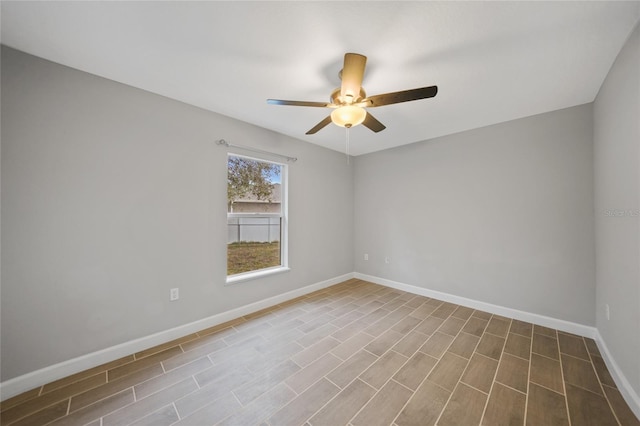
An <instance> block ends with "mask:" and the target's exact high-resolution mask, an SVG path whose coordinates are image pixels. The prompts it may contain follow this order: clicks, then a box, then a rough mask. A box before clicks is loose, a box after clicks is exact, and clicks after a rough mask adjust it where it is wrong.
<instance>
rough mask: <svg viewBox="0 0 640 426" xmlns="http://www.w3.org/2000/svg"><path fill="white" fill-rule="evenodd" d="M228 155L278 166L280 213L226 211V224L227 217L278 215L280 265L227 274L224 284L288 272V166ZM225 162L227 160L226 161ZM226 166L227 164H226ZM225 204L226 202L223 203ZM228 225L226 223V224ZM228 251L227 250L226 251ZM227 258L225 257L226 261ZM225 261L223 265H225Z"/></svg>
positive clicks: (231, 153) (260, 159) (254, 158)
mask: <svg viewBox="0 0 640 426" xmlns="http://www.w3.org/2000/svg"><path fill="white" fill-rule="evenodd" d="M229 157H241V158H246V159H248V160H255V161H261V162H264V163H271V164H276V165H278V166H280V191H281V194H280V213H279V214H278V213H229V212H227V224H228V223H229V220H228V219H229V218H233V217H280V265H278V266H273V267H270V268H264V269H257V270H255V271H249V272H242V273H239V274H234V275H227V282H226V285H230V284H236V283H240V282H243V281H249V280H254V279H257V278H263V277H266V276H269V275H274V274H281V273H283V272H288V271H290V270H291V269H290V268H289V217H288V212H289V209H288V207H289V166H288V164H285V163H280V162H278V161H273V160H269V159H266V158H260V157H250V156H248V155H242V154H237V153H233V152H229V153H227V159H228V158H229ZM227 164H229V163H228V161H227ZM227 167H228V166H227ZM225 205H226V203H225ZM227 226H228V225H227ZM227 253H228V252H227ZM228 261H229V260H228V259H226V262H228ZM226 262H225V266H226Z"/></svg>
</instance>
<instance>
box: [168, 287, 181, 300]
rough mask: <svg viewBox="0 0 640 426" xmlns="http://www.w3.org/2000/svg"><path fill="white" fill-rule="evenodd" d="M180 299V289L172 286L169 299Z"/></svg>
mask: <svg viewBox="0 0 640 426" xmlns="http://www.w3.org/2000/svg"><path fill="white" fill-rule="evenodd" d="M178 299H180V289H178V288H172V289H171V292H170V293H169V300H170V301H171V302H175V301H176V300H178Z"/></svg>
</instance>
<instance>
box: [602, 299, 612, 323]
mask: <svg viewBox="0 0 640 426" xmlns="http://www.w3.org/2000/svg"><path fill="white" fill-rule="evenodd" d="M604 314H605V315H606V316H607V321H609V320H610V319H611V310H610V309H609V304H608V303H607V304H606V305H604Z"/></svg>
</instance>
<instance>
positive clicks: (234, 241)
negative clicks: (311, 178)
mask: <svg viewBox="0 0 640 426" xmlns="http://www.w3.org/2000/svg"><path fill="white" fill-rule="evenodd" d="M286 172H287V166H286V165H284V164H279V163H274V162H271V161H266V160H262V159H256V158H250V157H244V156H240V155H234V154H229V156H228V159H227V229H228V231H227V235H228V237H227V282H229V283H231V282H236V281H243V280H245V279H250V278H254V277H257V276H262V275H266V274H270V273H274V272H281V271H285V270H288V269H287V256H286V247H287V241H286V236H287V217H286V212H287V206H286V199H287V197H286V194H287V192H286V191H287V182H286V180H287V179H286V177H287V173H286Z"/></svg>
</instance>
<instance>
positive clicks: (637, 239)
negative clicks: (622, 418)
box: [594, 27, 640, 395]
mask: <svg viewBox="0 0 640 426" xmlns="http://www.w3.org/2000/svg"><path fill="white" fill-rule="evenodd" d="M639 76H640V27H636V29H635V31H634V32H633V33H632V35H631V38H630V39H629V40H628V41H627V43H626V45H625V46H624V47H623V49H622V50H621V52H620V54H619V55H618V58H617V59H616V62H615V63H614V65H613V67H612V68H611V70H610V71H609V74H608V76H607V78H606V79H605V81H604V84H603V86H602V87H601V89H600V92H599V93H598V96H597V97H596V101H595V104H594V159H595V213H596V219H595V225H596V226H595V230H596V260H597V262H596V301H597V304H596V309H597V310H596V324H597V327H598V330H599V332H600V335H601V336H602V338H603V340H604V341H605V342H606V344H607V347H608V348H609V350H610V352H611V354H612V355H613V357H614V358H615V360H616V362H617V363H618V365H619V367H620V369H621V370H622V371H623V373H624V375H625V377H626V378H627V380H629V382H630V384H631V386H632V387H633V389H634V390H635V392H636V395H640V216H638V212H639V211H640V77H639ZM607 304H608V305H609V308H610V313H611V315H610V318H611V319H610V320H607V318H606V315H605V305H607Z"/></svg>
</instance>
